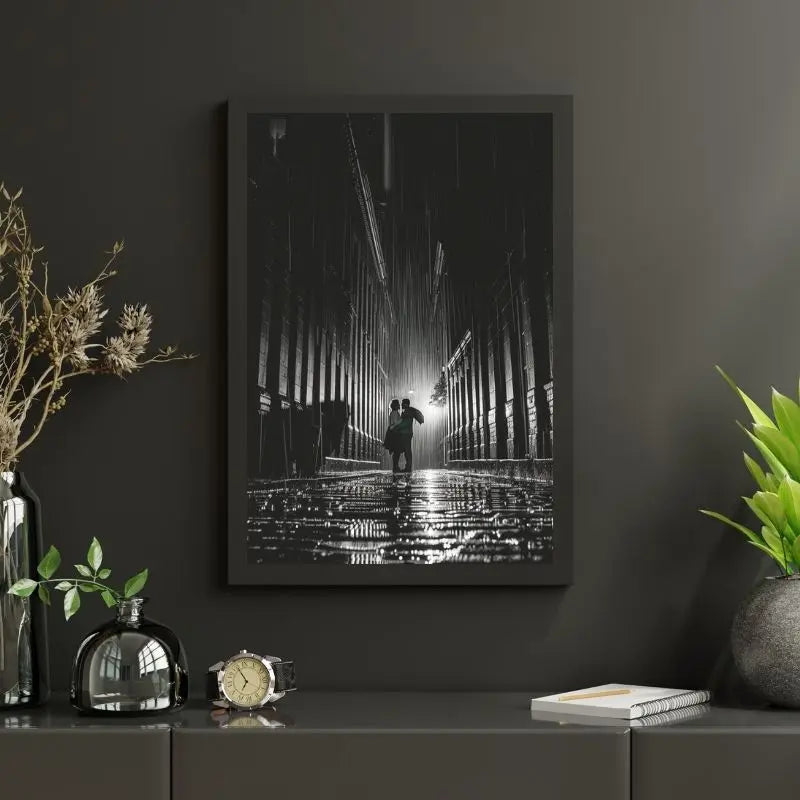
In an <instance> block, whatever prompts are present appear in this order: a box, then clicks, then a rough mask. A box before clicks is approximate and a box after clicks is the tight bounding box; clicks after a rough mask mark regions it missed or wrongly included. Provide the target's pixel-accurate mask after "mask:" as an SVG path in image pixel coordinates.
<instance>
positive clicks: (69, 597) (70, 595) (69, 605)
mask: <svg viewBox="0 0 800 800" xmlns="http://www.w3.org/2000/svg"><path fill="white" fill-rule="evenodd" d="M80 607H81V596H80V594H79V593H78V590H77V589H76V588H74V587H73V588H72V589H70V590H69V591H68V592H67V593H66V594H65V595H64V619H69V618H70V617H71V616H72V615H73V614H74V613H75V612H76V611H77V610H78V609H79V608H80Z"/></svg>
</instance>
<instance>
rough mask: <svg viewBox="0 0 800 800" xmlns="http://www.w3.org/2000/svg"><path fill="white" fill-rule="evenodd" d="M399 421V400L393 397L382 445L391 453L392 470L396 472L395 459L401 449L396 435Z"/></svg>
mask: <svg viewBox="0 0 800 800" xmlns="http://www.w3.org/2000/svg"><path fill="white" fill-rule="evenodd" d="M399 423H400V401H399V400H398V399H397V398H395V399H394V400H392V402H391V403H390V404H389V426H388V427H387V428H386V435H385V436H384V437H383V447H384V449H386V450H388V451H389V452H390V453H391V454H392V465H393V466H392V472H398V471H399V470H398V466H397V459H398V458H399V456H400V453H401V451H400V450H399V449H398V447H399V446H400V439H399V437H398V435H397V426H398V424H399Z"/></svg>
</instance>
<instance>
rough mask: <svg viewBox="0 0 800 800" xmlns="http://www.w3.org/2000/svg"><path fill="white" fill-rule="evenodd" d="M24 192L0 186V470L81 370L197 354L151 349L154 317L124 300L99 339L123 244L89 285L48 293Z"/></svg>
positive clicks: (120, 368)
mask: <svg viewBox="0 0 800 800" xmlns="http://www.w3.org/2000/svg"><path fill="white" fill-rule="evenodd" d="M21 194H22V190H21V189H20V190H19V191H18V192H17V193H16V194H14V195H11V194H10V193H9V192H8V190H7V189H6V188H5V186H4V185H3V184H0V195H2V199H3V200H5V207H4V208H0V470H8V469H10V468H11V467H13V465H14V464H15V462H16V461H17V459H18V458H19V455H20V454H21V453H22V452H23V451H24V450H26V449H27V448H28V447H29V446H30V445H31V444H32V443H33V442H34V441H35V440H36V438H37V437H38V436H39V434H40V433H41V432H42V429H43V428H44V425H45V423H46V422H47V420H48V419H49V418H50V417H51V416H52V415H53V414H54V413H56V412H57V411H59V410H60V409H62V408H63V407H64V405H65V404H66V402H67V397H68V395H69V392H68V391H67V390H65V389H64V382H65V381H71V380H72V379H73V378H77V377H80V376H83V375H116V376H117V377H121V378H124V377H126V376H127V375H130V374H132V373H134V372H138V371H139V370H140V369H142V368H143V367H145V366H147V365H149V364H164V363H167V362H170V361H180V360H186V359H190V358H194V357H195V356H194V355H193V354H187V353H182V352H179V351H178V349H177V348H176V347H175V346H173V345H170V346H167V347H163V348H161V349H159V350H157V351H156V352H155V353H148V347H149V345H150V335H151V331H152V326H153V317H152V314H151V313H150V311H149V310H148V308H147V306H146V305H143V304H136V305H131V304H126V305H125V306H124V307H123V309H122V313H121V314H120V315H119V317H118V318H117V321H116V324H117V331H116V333H115V334H113V335H105V336H104V332H103V326H104V324H105V319H106V317H107V315H108V309H107V308H106V307H105V300H104V297H103V291H102V289H103V285H104V284H105V282H106V281H107V280H109V279H110V278H112V277H114V276H115V275H116V274H117V273H116V269H114V264H115V262H116V261H117V259H118V257H119V255H120V253H121V252H122V251H123V249H124V247H125V245H124V243H123V242H116V243H115V244H114V246H113V248H112V249H111V251H110V252H109V253H108V258H107V259H106V261H105V263H104V264H103V267H102V268H101V270H100V271H99V272H98V273H97V275H95V277H94V278H92V279H91V280H90V281H88V282H87V283H86V284H84V285H83V286H80V287H78V288H75V289H73V288H69V289H67V291H66V292H65V293H64V294H61V295H51V294H50V289H49V285H50V270H49V266H48V264H47V262H45V261H42V260H41V259H40V258H39V253H40V252H41V248H40V247H36V246H35V245H34V243H33V239H32V237H31V233H30V229H29V227H28V223H27V220H26V218H25V212H24V210H23V209H22V206H21V205H20V204H19V203H18V200H19V197H20V196H21ZM37 272H38V273H39V274H40V276H41V281H38V280H37ZM4 284H5V285H4ZM6 286H7V287H8V288H7V289H6V291H5V293H3V291H2V289H5V287H6ZM34 409H35V413H34ZM31 417H33V418H31Z"/></svg>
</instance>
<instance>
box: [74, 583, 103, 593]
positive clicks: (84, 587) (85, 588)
mask: <svg viewBox="0 0 800 800" xmlns="http://www.w3.org/2000/svg"><path fill="white" fill-rule="evenodd" d="M78 588H79V589H80V590H81V591H82V592H100V591H102V589H101V588H100V587H99V586H95V584H93V583H86V582H84V581H78Z"/></svg>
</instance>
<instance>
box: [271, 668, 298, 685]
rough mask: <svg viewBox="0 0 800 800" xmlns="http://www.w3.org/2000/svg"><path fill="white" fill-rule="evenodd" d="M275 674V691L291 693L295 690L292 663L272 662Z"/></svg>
mask: <svg viewBox="0 0 800 800" xmlns="http://www.w3.org/2000/svg"><path fill="white" fill-rule="evenodd" d="M272 669H273V671H274V672H275V691H276V692H292V691H294V690H295V689H296V688H297V685H296V683H295V676H294V661H273V662H272Z"/></svg>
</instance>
